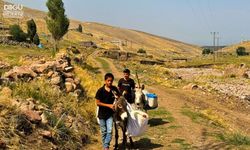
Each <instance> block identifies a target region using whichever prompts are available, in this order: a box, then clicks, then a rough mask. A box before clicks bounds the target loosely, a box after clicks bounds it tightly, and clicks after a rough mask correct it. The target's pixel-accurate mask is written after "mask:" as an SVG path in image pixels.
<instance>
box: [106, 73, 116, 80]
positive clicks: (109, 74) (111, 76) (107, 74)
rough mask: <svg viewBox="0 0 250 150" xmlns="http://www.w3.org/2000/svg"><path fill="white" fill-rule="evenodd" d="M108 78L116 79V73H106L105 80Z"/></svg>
mask: <svg viewBox="0 0 250 150" xmlns="http://www.w3.org/2000/svg"><path fill="white" fill-rule="evenodd" d="M108 78H112V79H113V80H114V75H113V74H112V73H106V74H105V76H104V80H107V79H108Z"/></svg>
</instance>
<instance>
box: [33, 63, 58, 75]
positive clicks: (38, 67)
mask: <svg viewBox="0 0 250 150" xmlns="http://www.w3.org/2000/svg"><path fill="white" fill-rule="evenodd" d="M54 66H55V63H54V62H47V63H44V64H40V63H39V64H33V65H31V67H30V68H31V69H32V70H33V71H34V72H36V73H45V72H48V70H49V69H53V67H54Z"/></svg>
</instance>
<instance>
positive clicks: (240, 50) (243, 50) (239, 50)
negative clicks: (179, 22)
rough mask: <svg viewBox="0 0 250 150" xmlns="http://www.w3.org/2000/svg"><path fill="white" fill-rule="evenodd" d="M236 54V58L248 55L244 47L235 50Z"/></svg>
mask: <svg viewBox="0 0 250 150" xmlns="http://www.w3.org/2000/svg"><path fill="white" fill-rule="evenodd" d="M236 54H237V55H238V56H245V55H248V53H247V52H246V48H245V47H242V46H240V47H238V48H237V49H236Z"/></svg>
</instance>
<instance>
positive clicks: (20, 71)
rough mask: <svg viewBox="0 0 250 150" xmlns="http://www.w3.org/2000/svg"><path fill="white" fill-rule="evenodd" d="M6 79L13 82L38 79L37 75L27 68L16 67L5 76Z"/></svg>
mask: <svg viewBox="0 0 250 150" xmlns="http://www.w3.org/2000/svg"><path fill="white" fill-rule="evenodd" d="M4 77H5V78H8V79H10V80H11V81H16V80H18V79H23V80H29V79H30V78H31V79H33V78H35V77H37V74H36V73H35V72H34V71H33V70H32V69H30V68H29V67H27V66H21V67H17V66H16V67H14V68H13V69H11V70H10V71H8V72H6V73H5V74H4Z"/></svg>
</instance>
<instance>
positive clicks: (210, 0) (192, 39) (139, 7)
mask: <svg viewBox="0 0 250 150" xmlns="http://www.w3.org/2000/svg"><path fill="white" fill-rule="evenodd" d="M6 1H8V2H12V3H17V4H23V5H24V6H27V7H30V8H35V9H39V10H43V11H47V8H46V1H47V0H6ZM63 2H64V7H65V9H66V14H67V16H68V17H70V18H74V19H77V20H80V21H90V22H99V23H104V24H108V25H112V26H117V27H121V28H127V29H135V30H140V31H145V32H148V33H152V34H156V35H160V36H164V37H167V38H172V39H175V40H179V41H183V42H186V43H191V44H196V45H200V46H204V45H212V42H213V38H212V34H211V32H218V34H217V37H218V38H219V45H230V44H233V43H239V42H241V41H243V40H249V39H250V16H249V14H250V0H63Z"/></svg>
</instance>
